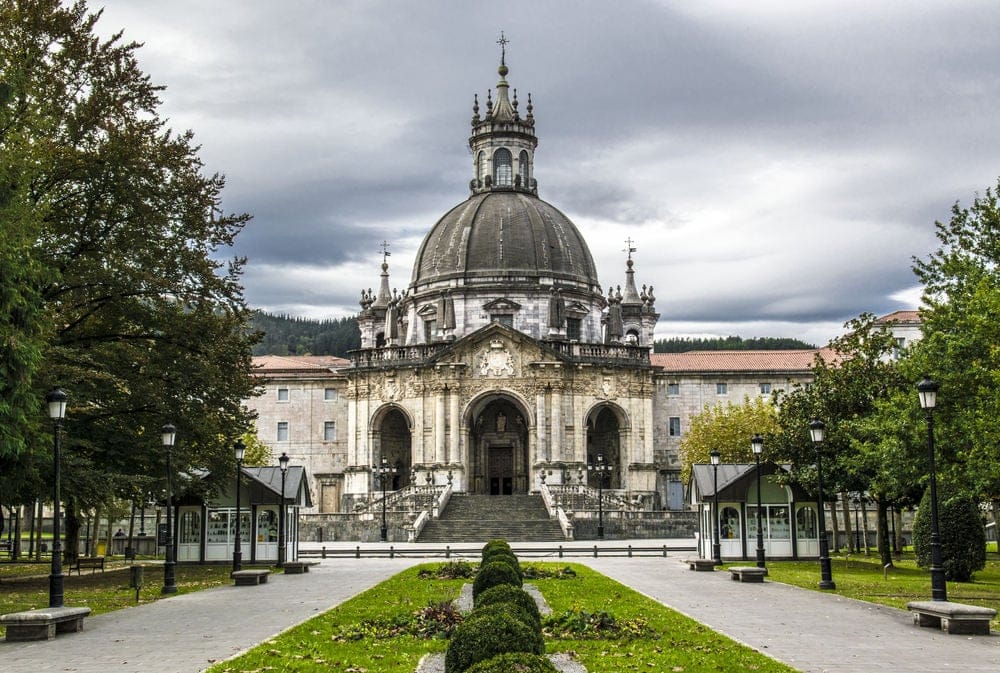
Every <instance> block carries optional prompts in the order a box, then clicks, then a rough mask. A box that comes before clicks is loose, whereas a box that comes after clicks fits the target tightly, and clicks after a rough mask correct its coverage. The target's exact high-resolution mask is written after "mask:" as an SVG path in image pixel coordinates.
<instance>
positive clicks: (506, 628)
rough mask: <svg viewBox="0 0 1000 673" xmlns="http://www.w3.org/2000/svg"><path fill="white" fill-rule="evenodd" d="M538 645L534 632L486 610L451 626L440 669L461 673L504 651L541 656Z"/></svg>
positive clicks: (503, 613) (504, 616)
mask: <svg viewBox="0 0 1000 673" xmlns="http://www.w3.org/2000/svg"><path fill="white" fill-rule="evenodd" d="M473 614H475V613H473ZM538 642H539V636H538V635H537V630H536V629H534V628H532V627H531V626H528V625H527V624H525V623H524V622H523V621H521V620H520V619H518V618H517V617H514V616H513V615H512V614H509V613H505V612H501V611H497V612H495V613H493V612H492V611H486V612H483V613H480V615H479V616H478V617H471V616H470V618H469V619H466V620H465V621H464V622H462V623H461V624H459V625H458V626H457V627H455V630H454V631H453V632H452V635H451V642H450V643H448V651H447V652H446V653H445V660H444V661H445V663H444V670H445V673H462V672H463V671H465V670H466V669H468V668H469V667H470V666H472V665H473V664H475V663H477V662H480V661H484V660H486V659H490V658H492V657H495V656H496V655H498V654H504V653H507V652H528V653H533V654H542V653H543V652H540V651H538V645H537V643H538Z"/></svg>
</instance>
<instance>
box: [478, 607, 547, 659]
mask: <svg viewBox="0 0 1000 673" xmlns="http://www.w3.org/2000/svg"><path fill="white" fill-rule="evenodd" d="M494 617H513V618H514V619H516V620H518V621H519V622H522V623H523V624H524V625H525V626H527V627H528V628H530V629H531V630H532V636H531V638H532V643H531V648H530V651H531V652H536V653H539V654H540V653H542V652H544V651H545V636H544V635H543V634H542V626H541V622H540V621H535V619H534V618H533V617H532V615H531V613H530V612H529V611H528V610H526V609H525V608H524V607H522V606H520V605H518V604H517V603H493V604H491V605H484V606H482V607H479V608H476V609H475V610H473V611H472V613H471V614H470V615H469V616H468V617H466V618H465V619H466V621H480V620H484V619H485V620H490V619H493V618H494Z"/></svg>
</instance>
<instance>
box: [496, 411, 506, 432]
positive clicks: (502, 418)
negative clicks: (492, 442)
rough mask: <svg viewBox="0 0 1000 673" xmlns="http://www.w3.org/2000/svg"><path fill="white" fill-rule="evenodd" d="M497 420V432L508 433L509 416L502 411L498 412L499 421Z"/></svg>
mask: <svg viewBox="0 0 1000 673" xmlns="http://www.w3.org/2000/svg"><path fill="white" fill-rule="evenodd" d="M496 420H497V432H506V431H507V415H506V414H505V413H504V412H502V411H498V412H497V419H496Z"/></svg>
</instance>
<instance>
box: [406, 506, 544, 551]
mask: <svg viewBox="0 0 1000 673" xmlns="http://www.w3.org/2000/svg"><path fill="white" fill-rule="evenodd" d="M497 538H502V539H505V540H511V541H517V542H558V541H561V540H562V539H563V534H562V529H561V528H560V527H559V523H558V522H557V521H554V520H552V519H550V518H549V515H548V511H547V510H546V509H545V504H544V502H543V501H542V498H541V496H538V495H499V496H488V495H455V496H452V498H451V500H450V501H449V503H448V506H447V507H446V508H445V511H444V512H442V513H441V517H440V518H439V519H437V520H434V521H431V522H429V523H428V524H427V526H426V527H425V528H424V530H423V531H422V532H421V534H420V536H419V538H418V540H419V541H420V542H445V543H447V542H477V543H478V542H483V543H485V542H487V541H489V540H493V539H497Z"/></svg>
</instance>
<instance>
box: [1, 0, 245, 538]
mask: <svg viewBox="0 0 1000 673" xmlns="http://www.w3.org/2000/svg"><path fill="white" fill-rule="evenodd" d="M99 16H100V14H99V13H98V14H89V13H88V11H87V8H86V5H85V4H84V3H83V2H81V1H78V2H75V3H73V4H72V5H70V6H68V7H63V6H62V5H61V3H60V2H59V1H58V0H15V1H12V2H7V3H4V4H3V5H0V81H2V82H4V83H6V85H7V86H8V87H9V94H7V101H8V102H7V104H6V107H5V109H4V113H3V114H4V116H3V122H4V126H3V128H2V131H0V133H3V136H0V140H2V142H3V145H2V146H0V152H2V157H0V158H2V161H0V166H3V167H4V168H3V170H5V171H7V173H5V174H4V175H3V176H0V177H3V182H4V183H7V184H9V185H12V186H13V194H14V200H12V201H10V202H9V203H10V204H11V205H10V206H9V208H10V209H16V211H15V212H16V213H17V214H18V217H19V219H18V222H20V223H22V226H21V227H20V230H19V234H18V235H19V236H20V238H19V239H18V240H19V241H20V242H21V247H19V248H17V249H16V250H15V251H14V253H12V254H8V253H7V252H6V250H5V253H3V257H2V260H10V259H11V258H12V257H13V258H14V261H15V263H16V266H15V270H17V271H18V273H15V274H13V279H14V280H15V281H16V288H15V290H14V291H13V292H15V293H16V294H14V293H11V292H8V294H7V295H5V296H4V297H3V298H0V309H3V310H4V314H3V318H0V330H6V331H9V329H10V328H9V327H6V326H7V325H15V326H16V327H18V328H19V329H20V330H21V331H22V332H23V333H25V334H26V335H27V338H26V339H25V341H24V344H25V350H24V351H23V352H22V353H20V354H18V355H17V356H16V358H17V362H16V364H17V367H18V371H19V376H20V378H19V379H17V381H18V383H17V385H16V387H15V388H14V389H10V388H8V389H3V393H4V396H5V397H4V399H3V400H2V403H0V414H2V413H9V414H14V415H15V416H16V414H17V413H30V409H29V410H28V412H24V411H22V412H18V411H17V409H22V410H23V409H27V407H28V406H29V403H34V402H32V400H31V399H29V398H28V397H26V396H25V394H24V393H23V392H21V391H23V390H24V389H26V388H30V390H31V394H32V395H33V396H34V400H35V401H37V400H38V399H39V398H40V396H41V395H42V394H43V393H44V391H45V390H46V389H47V388H48V387H50V386H52V385H55V384H58V385H60V386H61V387H63V388H64V389H65V390H66V392H67V393H68V394H69V395H70V409H69V414H68V417H67V421H66V425H65V427H66V436H65V443H64V445H65V447H66V449H67V450H66V451H65V455H67V461H68V462H67V465H66V470H65V475H66V476H65V479H66V482H65V483H66V485H67V488H66V499H67V508H66V510H67V513H68V516H72V513H73V512H76V511H82V510H85V509H89V508H91V507H96V506H97V505H99V504H101V502H106V501H108V500H109V499H110V498H111V497H113V495H114V494H115V491H117V490H119V489H124V488H125V486H124V485H125V484H128V483H129V482H130V480H132V479H133V478H134V477H135V475H150V474H156V475H162V474H163V471H164V468H163V461H164V453H163V450H162V447H161V446H160V441H159V429H160V427H161V426H162V425H163V423H164V422H166V421H171V422H173V423H174V424H175V425H176V426H177V429H178V444H177V446H176V447H175V449H174V452H173V454H174V465H175V466H176V467H177V470H178V471H184V470H187V469H188V468H189V467H190V466H192V465H196V466H200V467H206V468H208V469H213V468H214V469H217V468H222V467H226V468H228V467H229V466H231V465H232V463H233V457H232V453H231V451H230V450H229V447H230V442H229V441H220V440H219V438H220V437H230V438H233V437H235V436H237V435H239V434H240V433H242V432H243V431H244V430H245V429H246V428H247V427H249V423H250V420H251V418H250V415H249V413H248V412H247V410H246V409H245V408H243V406H242V403H241V402H242V400H243V399H245V398H247V397H249V396H251V395H252V394H254V392H255V386H254V382H253V379H252V376H251V357H250V353H251V348H252V346H253V343H254V342H255V341H256V340H257V338H258V337H257V336H256V335H255V333H254V332H253V331H252V330H251V329H250V328H249V326H248V321H249V318H250V311H249V309H248V307H247V306H246V304H245V301H244V298H243V289H242V286H241V285H240V276H241V273H242V269H243V265H244V263H245V260H243V259H232V260H229V261H228V262H223V261H219V260H217V259H216V256H217V255H218V254H220V253H221V252H222V251H223V250H224V249H225V248H227V247H228V246H230V245H232V243H233V242H234V240H235V237H236V235H237V234H238V233H239V231H240V230H241V229H242V227H243V226H244V224H245V223H246V222H247V221H248V219H249V218H248V216H247V215H221V216H216V215H215V213H216V212H218V204H219V199H220V195H221V191H222V189H223V186H224V179H223V178H222V177H221V176H219V175H204V174H203V172H202V164H201V161H200V159H199V158H198V155H197V147H196V146H195V145H194V144H193V135H192V134H191V132H184V133H174V132H173V131H172V130H171V129H169V128H167V127H166V124H165V122H164V121H163V120H162V119H161V118H160V117H159V115H158V107H159V99H158V92H159V91H160V87H157V86H155V85H153V84H152V83H151V82H150V81H149V78H148V77H147V76H146V75H145V74H144V73H143V72H142V71H141V69H140V68H139V66H138V63H137V60H136V51H137V50H138V48H139V45H137V44H136V43H130V42H123V41H122V39H121V35H120V34H119V35H116V36H114V37H112V38H110V39H107V40H102V39H100V38H98V37H97V36H96V35H95V33H94V26H95V24H96V22H97V21H98V19H99ZM19 153H25V154H19ZM7 189H8V191H9V190H10V189H11V188H10V187H8V188H7ZM2 260H0V263H4V262H3V261H2ZM39 270H45V271H44V273H43V272H41V271H39ZM4 284H5V285H6V284H7V279H6V278H5V281H4ZM39 302H40V310H41V311H42V313H41V315H40V316H38V315H31V314H30V311H31V310H34V309H35V308H36V307H38V306H39ZM19 306H22V307H27V310H28V313H29V318H30V320H21V319H20V313H18V307H19ZM39 320H40V321H41V324H44V325H49V326H51V328H49V330H48V332H46V331H44V330H41V329H39V328H37V327H35V326H34V325H36V323H37V322H38V321H39ZM6 331H4V332H3V336H4V337H6ZM19 395H20V397H19ZM8 408H9V410H10V411H7V412H5V411H4V410H5V409H8ZM38 411H39V409H38V407H36V411H35V413H38ZM15 420H16V419H15ZM23 425H25V424H24V423H23V422H22V423H21V426H23ZM6 443H7V445H8V448H7V449H6V450H7V451H8V452H9V451H10V450H11V448H10V447H11V446H12V447H13V448H14V449H15V450H16V449H17V445H16V442H10V441H7V442H6ZM43 444H45V443H44V442H43ZM0 450H4V449H2V448H0ZM45 450H47V449H45ZM74 528H75V526H74V525H73V522H71V521H67V531H71V530H74ZM67 548H68V549H73V548H74V546H73V540H72V539H68V540H67Z"/></svg>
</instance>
